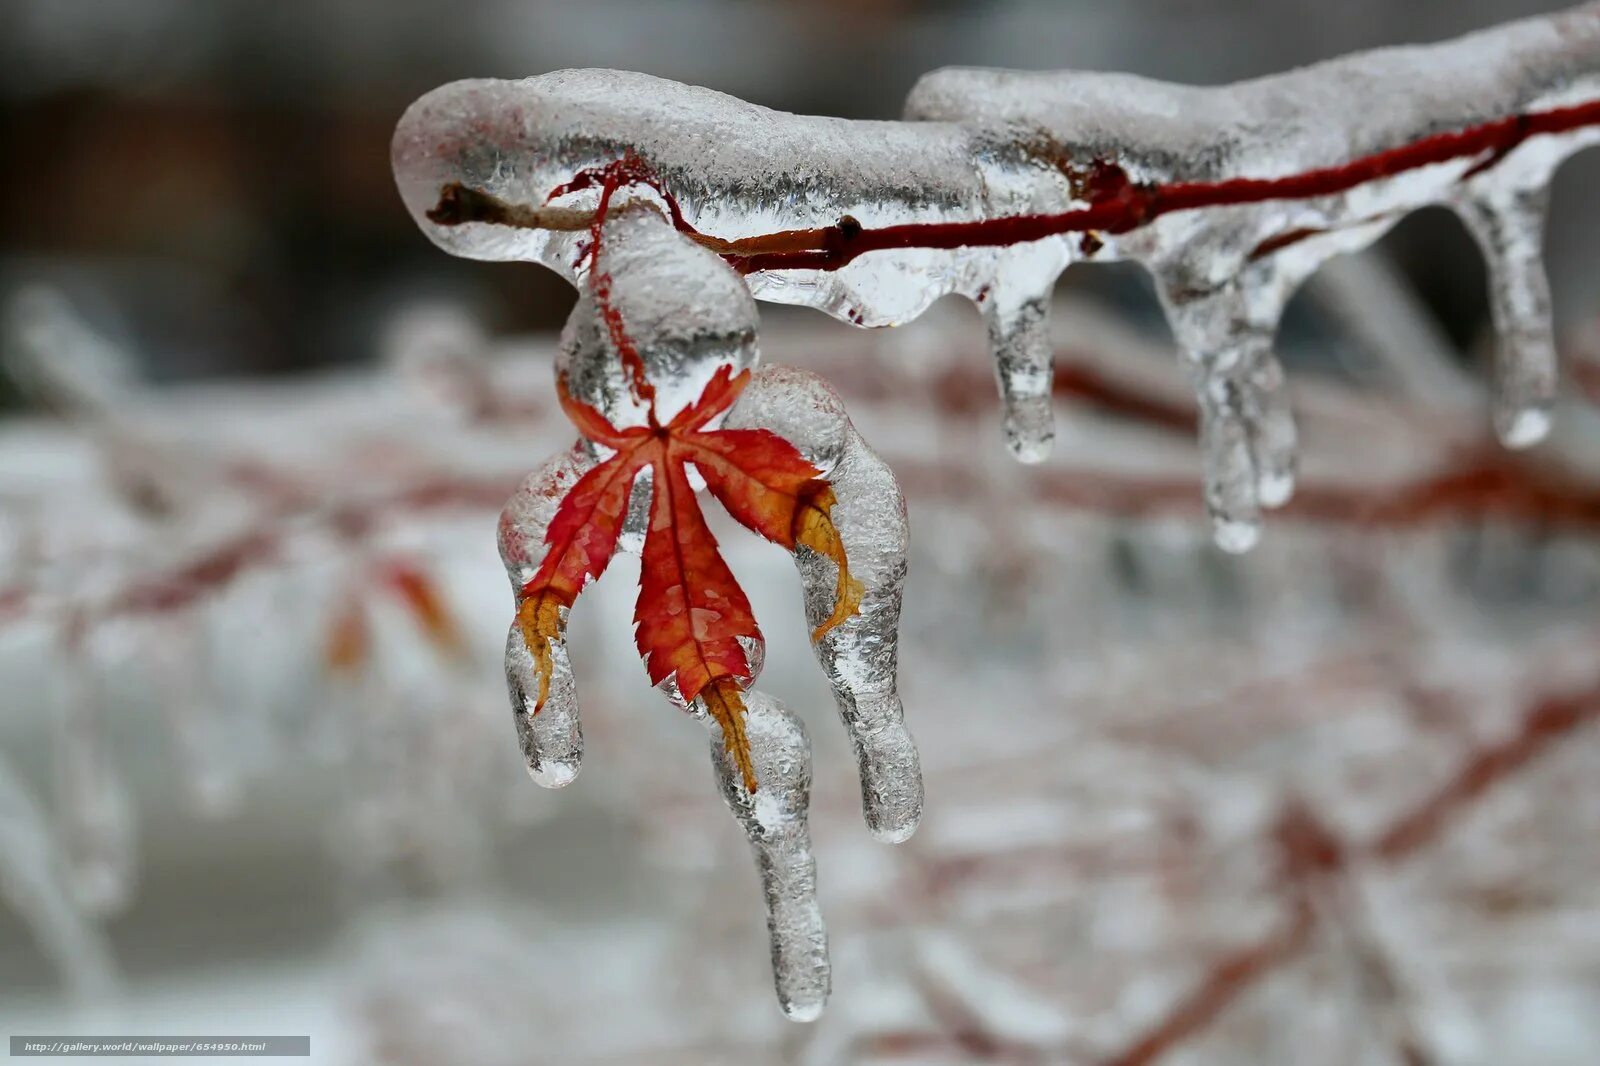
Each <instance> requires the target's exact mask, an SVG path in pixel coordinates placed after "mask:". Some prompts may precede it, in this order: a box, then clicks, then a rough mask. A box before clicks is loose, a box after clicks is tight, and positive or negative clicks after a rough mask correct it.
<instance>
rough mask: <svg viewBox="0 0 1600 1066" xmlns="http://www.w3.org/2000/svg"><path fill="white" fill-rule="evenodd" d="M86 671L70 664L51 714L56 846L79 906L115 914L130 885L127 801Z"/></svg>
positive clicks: (132, 840) (131, 827) (132, 832)
mask: <svg viewBox="0 0 1600 1066" xmlns="http://www.w3.org/2000/svg"><path fill="white" fill-rule="evenodd" d="M92 676H93V675H92V673H90V672H88V671H86V670H85V669H84V665H83V664H81V663H80V664H77V669H76V671H75V673H74V676H72V677H71V678H69V679H68V681H67V691H66V692H65V694H64V697H63V698H62V700H61V702H60V705H59V707H58V709H57V714H56V719H55V767H54V770H55V775H54V776H55V781H54V784H55V796H56V802H57V812H56V817H57V823H58V831H59V833H60V840H61V848H62V853H63V856H64V858H65V860H66V868H67V874H68V878H69V881H70V883H71V885H72V890H73V895H74V896H75V898H76V900H77V902H78V905H79V906H80V907H82V908H83V909H84V910H85V911H86V912H88V913H89V914H92V915H95V916H101V915H107V914H114V913H116V912H117V911H119V910H121V909H122V907H123V906H124V905H125V904H126V903H127V901H128V895H129V893H130V892H131V891H132V888H133V880H134V865H135V853H136V848H137V831H136V828H135V824H134V811H133V801H132V799H131V797H130V796H129V794H128V789H127V786H126V784H125V783H124V782H123V779H122V775H121V773H120V771H119V770H118V769H117V765H116V762H115V761H114V760H113V759H112V757H111V751H110V747H109V744H108V742H107V737H106V722H105V719H104V710H105V707H104V705H103V703H102V695H103V694H102V693H101V692H100V691H99V686H98V685H97V684H95V683H94V682H93V680H92Z"/></svg>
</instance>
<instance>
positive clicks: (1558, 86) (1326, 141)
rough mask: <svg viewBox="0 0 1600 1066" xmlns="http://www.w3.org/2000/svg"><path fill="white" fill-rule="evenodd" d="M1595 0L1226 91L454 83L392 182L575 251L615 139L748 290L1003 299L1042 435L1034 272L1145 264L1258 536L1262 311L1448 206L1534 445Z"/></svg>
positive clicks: (1278, 454) (1027, 453) (473, 219)
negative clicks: (763, 98) (1555, 249)
mask: <svg viewBox="0 0 1600 1066" xmlns="http://www.w3.org/2000/svg"><path fill="white" fill-rule="evenodd" d="M1597 58H1600V9H1597V8H1595V7H1593V6H1586V7H1581V8H1577V9H1575V10H1573V11H1570V12H1567V13H1564V14H1560V15H1555V16H1547V17H1544V18H1538V19H1531V20H1528V21H1525V22H1520V23H1514V24H1511V25H1509V26H1505V27H1502V28H1499V29H1495V30H1490V31H1486V32H1483V33H1479V34H1475V35H1472V36H1469V37H1465V38H1462V39H1460V40H1458V41H1454V42H1450V43H1447V44H1442V45H1432V46H1423V47H1412V48H1395V49H1385V50H1380V51H1376V52H1371V53H1367V54H1363V55H1357V56H1352V57H1349V58H1345V59H1340V60H1334V61H1331V62H1328V63H1323V64H1320V65H1317V66H1313V67H1308V68H1305V69H1303V70H1298V71H1293V72H1290V73H1288V74H1283V75H1278V76H1275V77H1271V78H1264V79H1259V80H1256V81H1250V82H1244V83H1240V84H1238V85H1233V86H1226V87H1221V88H1191V87H1186V86H1174V85H1166V84H1162V83H1159V82H1154V81H1149V80H1146V79H1142V78H1136V77H1130V76H1124V75H1114V74H1098V73H1077V72H1062V73H1051V74H1042V73H1014V72H1006V71H990V70H945V71H939V72H936V73H934V74H931V75H928V76H927V77H925V78H924V79H923V80H922V81H921V82H920V83H919V84H918V85H917V87H916V88H915V89H914V90H913V91H912V94H911V97H910V100H909V101H908V104H907V117H908V118H910V119H913V120H916V121H910V122H902V123H889V122H848V121H844V120H839V119H828V118H812V117H802V116H795V115H788V114H782V113H777V112H772V111H768V110H766V109H764V108H760V107H756V106H754V105H751V104H746V103H744V102H743V101H740V100H736V99H734V98H731V97H728V96H725V95H723V94H721V93H716V92H712V91H710V90H707V89H700V88H695V87H692V86H685V85H678V84H675V83H672V82H666V81H662V80H660V79H656V78H651V77H648V76H646V75H642V74H630V73H624V72H618V71H586V70H579V71H560V72H557V73H553V74H546V75H543V76H540V77H535V78H528V79H526V80H523V81H518V82H510V81H489V80H480V81H464V82H457V83H454V84H451V85H447V86H444V87H443V88H440V89H438V90H435V91H434V92H432V93H430V94H428V95H427V96H425V97H423V98H422V99H421V100H419V101H418V102H417V103H416V104H414V105H413V106H412V108H411V110H410V111H408V112H407V114H406V116H405V117H404V118H403V119H402V120H401V123H400V127H399V129H398V130H397V132H396V136H395V143H394V160H395V171H396V175H397V178H398V180H399V183H400V188H401V192H402V194H403V196H404V197H405V200H406V203H407V205H408V206H409V207H410V209H411V211H412V213H413V215H414V216H415V217H416V219H417V221H418V223H419V224H420V225H421V226H422V227H423V229H424V231H425V232H427V233H428V235H429V236H430V237H432V238H433V240H434V241H436V242H437V243H438V244H440V245H441V246H442V247H444V248H446V249H447V250H450V251H453V252H455V253H457V254H461V255H467V256H471V257H474V258H482V259H524V260H532V261H537V262H542V263H544V264H546V265H547V266H549V267H551V268H552V269H555V270H557V271H560V272H562V273H563V274H566V275H567V276H568V277H574V278H575V277H576V276H577V274H578V273H580V272H581V269H582V268H581V266H580V265H579V264H578V257H576V256H575V255H574V250H575V248H576V247H577V245H578V244H580V243H581V242H582V240H583V234H584V233H585V231H586V227H587V225H588V222H589V220H590V218H591V215H592V213H593V211H594V209H595V206H596V202H597V195H598V191H597V189H596V187H595V186H594V185H593V184H589V185H585V186H581V187H579V188H576V189H574V191H573V192H572V193H570V194H566V195H561V196H557V197H554V198H551V193H552V192H554V191H555V190H558V189H563V188H567V187H569V186H570V183H571V182H572V179H573V177H574V176H575V175H577V174H580V173H582V172H584V171H585V170H592V169H593V168H600V167H604V166H606V165H608V164H611V163H614V162H616V161H617V160H620V159H622V158H623V157H625V156H629V155H631V156H633V157H635V158H636V159H637V160H639V161H640V169H641V172H644V173H648V174H649V175H650V176H651V180H650V183H649V186H650V188H649V189H648V190H646V191H644V192H642V193H641V194H642V195H648V196H650V197H652V198H656V199H658V200H665V201H667V202H668V206H670V208H671V210H672V213H673V217H674V221H675V223H676V224H677V226H678V228H679V229H681V230H682V231H684V232H685V233H688V234H690V235H691V236H693V237H694V238H695V239H696V240H698V241H699V242H700V243H702V244H703V245H705V246H706V247H709V248H711V249H712V250H714V251H717V252H719V253H720V254H723V255H724V256H725V257H726V258H727V259H728V261H729V262H730V263H732V264H733V265H734V266H735V267H736V268H737V269H738V270H739V271H740V272H742V273H744V274H745V275H746V279H747V281H748V283H749V285H750V290H751V292H753V293H754V294H755V295H756V296H757V297H758V298H760V299H766V300H772V301H776V302H781V303H792V304H802V305H805V306H810V307H816V308H819V309H821V310H824V311H827V312H828V313H829V314H832V315H834V316H835V317H837V318H840V319H842V320H844V321H848V322H851V323H854V324H856V325H861V326H885V325H895V324H898V323H902V322H905V321H907V320H908V319H911V318H913V317H915V316H916V315H918V314H920V313H921V312H922V311H923V310H924V309H925V308H926V307H927V306H928V305H929V304H930V303H932V302H933V301H934V300H935V299H937V298H938V297H940V296H942V295H945V294H947V293H952V292H954V293H960V294H962V295H964V296H967V297H968V298H970V299H972V300H973V301H974V302H976V303H977V304H979V306H980V307H981V308H982V309H983V312H984V316H985V319H986V321H987V323H988V326H989V332H990V338H991V343H992V347H993V351H994V354H995V358H996V368H997V374H998V377H999V381H1000V388H1001V395H1002V398H1003V400H1004V403H1005V425H1006V431H1007V440H1008V443H1009V444H1010V447H1011V449H1012V451H1013V452H1015V453H1016V454H1017V455H1018V456H1019V457H1020V458H1023V459H1025V460H1030V461H1037V460H1039V459H1042V458H1043V457H1044V455H1045V454H1046V453H1047V451H1048V449H1049V446H1050V442H1051V439H1052V437H1053V428H1052V426H1051V420H1050V418H1049V411H1048V401H1047V399H1046V397H1047V396H1048V395H1049V390H1050V380H1051V373H1052V368H1051V366H1050V359H1049V355H1048V347H1047V345H1046V344H1045V337H1046V331H1047V328H1048V325H1047V322H1046V297H1047V296H1048V294H1049V292H1050V290H1051V287H1052V286H1053V285H1054V283H1055V280H1056V278H1057V277H1058V276H1059V275H1060V273H1061V271H1062V270H1063V269H1064V268H1065V267H1066V266H1067V265H1068V264H1070V263H1072V262H1077V261H1085V260H1112V259H1131V260H1135V261H1137V262H1140V263H1142V264H1143V265H1145V266H1146V267H1147V268H1148V269H1149V270H1150V271H1151V272H1152V274H1153V275H1154V276H1155V277H1156V279H1157V283H1158V286H1159V288H1160V291H1161V294H1162V297H1163V301H1164V303H1165V306H1166V309H1167V312H1168V317H1169V320H1170V322H1171V323H1172V327H1173V330H1174V332H1175V334H1176V335H1177V337H1178V339H1179V343H1180V346H1181V347H1182V349H1183V351H1184V352H1185V354H1186V357H1187V359H1188V361H1189V363H1190V365H1191V367H1192V369H1193V373H1194V377H1195V385H1196V392H1197V395H1198V396H1199V397H1200V400H1201V410H1202V412H1203V416H1204V419H1203V420H1204V427H1203V431H1202V438H1203V446H1204V453H1205V462H1206V475H1205V486H1206V499H1207V503H1208V505H1209V507H1210V510H1211V513H1212V516H1213V519H1214V521H1215V523H1216V527H1217V534H1218V540H1219V542H1220V543H1222V544H1223V545H1224V546H1225V547H1228V548H1231V549H1234V550H1239V549H1242V548H1245V547H1248V546H1249V545H1250V544H1251V543H1252V542H1253V541H1254V539H1255V536H1256V527H1257V524H1258V522H1259V514H1258V512H1259V509H1260V508H1261V507H1263V506H1267V507H1271V506H1276V505H1279V504H1281V503H1282V502H1284V501H1285V500H1286V499H1287V498H1288V496H1289V494H1290V492H1291V490H1292V485H1293V476H1294V448H1293V444H1294V439H1295V435H1294V431H1293V428H1292V424H1291V418H1290V415H1289V412H1288V403H1287V399H1286V398H1285V396H1284V395H1283V392H1282V386H1281V380H1282V374H1281V371H1280V370H1279V369H1278V368H1277V366H1276V365H1275V360H1274V357H1273V356H1272V354H1271V338H1272V334H1273V332H1274V331H1275V329H1276V325H1277V321H1278V318H1279V315H1280V314H1281V311H1282V308H1283V305H1284V304H1285V303H1286V302H1287V300H1288V298H1289V297H1290V296H1291V295H1292V294H1293V293H1294V291H1295V289H1296V288H1297V287H1298V285H1299V284H1300V283H1301V282H1302V281H1303V280H1304V279H1305V278H1306V277H1307V276H1309V275H1310V274H1311V273H1312V272H1313V271H1314V270H1315V269H1316V268H1317V266H1319V265H1320V264H1321V263H1323V262H1324V261H1326V260H1327V259H1329V258H1330V257H1332V256H1335V255H1338V254H1341V253H1344V252H1348V251H1351V250H1354V249H1357V248H1360V247H1363V246H1365V245H1367V244H1369V243H1371V242H1372V241H1373V240H1375V239H1377V238H1378V237H1379V236H1381V235H1382V234H1383V233H1384V232H1385V231H1387V230H1388V228H1389V227H1390V226H1392V225H1393V224H1394V223H1395V222H1396V221H1398V220H1399V219H1400V218H1401V217H1402V216H1403V215H1404V214H1406V213H1407V212H1410V211H1412V210H1415V209H1417V208H1420V207H1423V206H1427V205H1430V204H1444V205H1446V206H1449V207H1451V208H1453V209H1455V210H1456V211H1457V212H1458V213H1460V214H1461V215H1462V216H1463V218H1465V219H1466V220H1467V221H1468V223H1469V225H1470V226H1471V227H1472V229H1473V231H1474V232H1475V233H1476V234H1477V235H1478V237H1479V240H1480V242H1481V243H1482V245H1483V247H1484V250H1485V253H1486V255H1487V257H1488V259H1489V262H1490V270H1491V275H1492V277H1493V279H1494V287H1495V292H1494V307H1495V312H1496V321H1497V323H1498V325H1499V329H1500V331H1501V336H1502V347H1501V352H1500V356H1499V358H1498V361H1497V366H1496V370H1495V375H1494V376H1495V380H1496V384H1497V387H1496V398H1495V413H1494V418H1495V425H1496V428H1497V429H1498V431H1499V433H1500V436H1501V438H1502V440H1504V441H1505V442H1506V443H1507V444H1509V445H1512V446H1524V445H1527V444H1531V443H1533V442H1534V441H1536V440H1538V439H1539V438H1540V437H1541V436H1542V434H1543V432H1544V431H1545V428H1546V427H1547V423H1548V412H1549V407H1550V405H1551V401H1552V393H1553V389H1554V355H1553V349H1552V348H1551V345H1550V343H1549V325H1548V321H1547V320H1548V313H1547V305H1548V296H1547V294H1546V290H1547V286H1546V283H1545V281H1544V277H1543V272H1542V266H1541V265H1540V262H1539V255H1538V249H1539V234H1538V229H1539V226H1540V219H1541V217H1542V212H1541V204H1542V190H1543V189H1544V187H1545V185H1546V184H1547V182H1548V180H1549V177H1550V175H1551V172H1552V171H1553V170H1554V168H1555V167H1556V166H1557V165H1558V164H1559V163H1560V162H1561V160H1562V159H1564V158H1565V157H1566V156H1568V155H1570V154H1571V153H1572V152H1574V151H1576V150H1578V149H1579V148H1581V147H1583V146H1585V145H1587V144H1590V143H1592V142H1593V141H1594V139H1595V138H1596V136H1600V134H1597V131H1596V125H1595V124H1596V122H1597V121H1600V99H1597V97H1600V82H1597V78H1596V60H1597Z"/></svg>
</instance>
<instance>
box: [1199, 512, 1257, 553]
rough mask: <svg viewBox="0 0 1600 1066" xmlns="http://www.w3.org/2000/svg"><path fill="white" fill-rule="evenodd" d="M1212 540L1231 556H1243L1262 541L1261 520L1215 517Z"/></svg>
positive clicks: (1213, 519) (1212, 525)
mask: <svg viewBox="0 0 1600 1066" xmlns="http://www.w3.org/2000/svg"><path fill="white" fill-rule="evenodd" d="M1211 539H1212V540H1213V541H1215V542H1216V545H1217V547H1219V548H1221V549H1222V550H1223V551H1225V552H1227V553H1228V554H1229V555H1243V554H1244V553H1245V552H1247V551H1249V550H1250V549H1251V548H1254V547H1255V546H1256V542H1257V541H1259V540H1260V539H1261V520H1260V519H1253V520H1252V519H1240V518H1224V517H1222V516H1220V515H1213V516H1212V519H1211Z"/></svg>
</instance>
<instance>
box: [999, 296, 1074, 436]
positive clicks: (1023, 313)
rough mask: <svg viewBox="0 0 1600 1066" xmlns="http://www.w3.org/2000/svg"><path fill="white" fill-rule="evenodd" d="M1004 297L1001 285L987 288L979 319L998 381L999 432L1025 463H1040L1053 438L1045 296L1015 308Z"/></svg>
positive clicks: (1050, 351)
mask: <svg viewBox="0 0 1600 1066" xmlns="http://www.w3.org/2000/svg"><path fill="white" fill-rule="evenodd" d="M1008 295H1009V294H1008V292H1007V290H1006V289H1004V288H1003V287H999V286H997V287H995V288H994V289H993V290H991V295H990V297H989V299H987V300H986V301H985V302H984V315H983V319H984V324H985V325H986V326H987V327H988V330H989V345H990V347H991V348H992V349H993V352H994V361H995V362H994V366H995V376H996V377H997V378H998V380H999V383H1000V403H1001V408H1002V411H1001V418H1002V424H1001V429H1002V431H1003V432H1004V433H1005V440H1006V447H1008V448H1010V449H1011V454H1012V455H1014V456H1016V457H1017V458H1018V459H1019V460H1021V461H1022V462H1024V463H1042V462H1044V460H1045V459H1046V458H1048V457H1049V455H1050V450H1051V447H1052V446H1053V445H1054V444H1055V439H1056V427H1055V411H1054V409H1053V408H1052V407H1051V402H1050V401H1051V397H1050V387H1051V383H1052V381H1053V380H1054V378H1055V352H1054V349H1053V348H1052V347H1051V343H1050V310H1049V307H1050V305H1049V295H1048V294H1046V295H1044V296H1034V297H1030V298H1029V299H1026V300H1023V301H1022V302H1021V303H1017V304H1012V303H1010V302H1009V300H1008V299H1007V296H1008Z"/></svg>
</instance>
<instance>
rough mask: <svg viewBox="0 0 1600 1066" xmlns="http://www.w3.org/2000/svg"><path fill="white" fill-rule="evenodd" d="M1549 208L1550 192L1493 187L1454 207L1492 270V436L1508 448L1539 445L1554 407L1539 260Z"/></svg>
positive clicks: (1546, 299)
mask: <svg viewBox="0 0 1600 1066" xmlns="http://www.w3.org/2000/svg"><path fill="white" fill-rule="evenodd" d="M1548 202H1549V190H1548V186H1544V185H1541V186H1539V187H1537V188H1532V189H1525V188H1518V189H1509V190H1507V189H1502V188H1499V187H1498V186H1495V185H1490V186H1488V187H1487V188H1485V189H1483V190H1481V191H1480V192H1479V194H1478V195H1477V196H1475V197H1474V198H1472V199H1470V200H1464V201H1462V202H1461V203H1458V204H1457V205H1456V211H1457V213H1459V214H1460V215H1461V218H1462V219H1463V220H1464V221H1465V222H1466V224H1467V228H1468V229H1469V230H1470V231H1471V232H1472V235H1473V237H1475V238H1476V239H1477V241H1478V246H1479V247H1480V248H1482V249H1483V257H1484V259H1485V261H1486V263H1487V265H1488V268H1489V307H1490V311H1491V312H1492V314H1493V318H1494V326H1495V330H1496V332H1497V333H1498V334H1499V350H1498V351H1497V352H1496V353H1495V362H1494V390H1493V410H1494V428H1495V433H1496V434H1497V435H1498V436H1499V438H1500V441H1501V443H1503V444H1504V445H1505V446H1506V447H1508V448H1526V447H1529V446H1531V445H1534V444H1537V443H1538V442H1539V441H1541V440H1543V439H1544V438H1545V436H1546V434H1548V433H1549V432H1550V411H1551V408H1552V407H1554V406H1555V398H1556V376H1557V371H1556V345H1555V335H1554V330H1553V327H1552V325H1551V320H1550V282H1549V280H1548V279H1547V278H1546V277H1545V272H1544V259H1543V254H1544V219H1545V209H1546V206H1547V204H1548Z"/></svg>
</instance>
